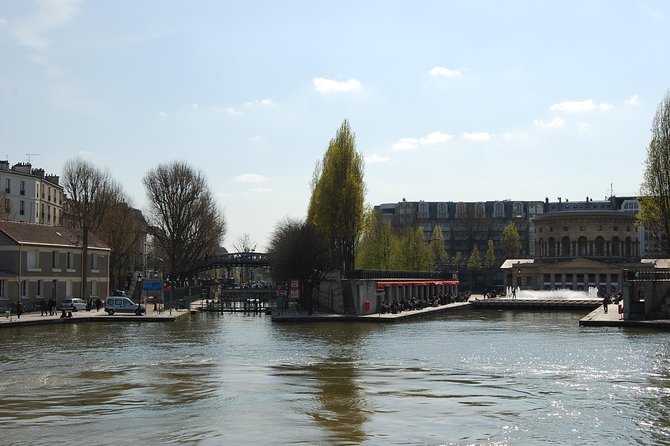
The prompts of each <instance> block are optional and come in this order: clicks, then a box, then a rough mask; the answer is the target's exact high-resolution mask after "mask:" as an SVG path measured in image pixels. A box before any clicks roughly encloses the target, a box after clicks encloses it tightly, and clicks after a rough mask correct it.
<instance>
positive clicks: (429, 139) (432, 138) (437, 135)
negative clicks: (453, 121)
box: [419, 131, 453, 145]
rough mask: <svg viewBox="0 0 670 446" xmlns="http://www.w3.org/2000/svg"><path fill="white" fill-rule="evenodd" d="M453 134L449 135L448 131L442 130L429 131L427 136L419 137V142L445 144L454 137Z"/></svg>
mask: <svg viewBox="0 0 670 446" xmlns="http://www.w3.org/2000/svg"><path fill="white" fill-rule="evenodd" d="M452 138H453V136H452V135H449V134H448V133H442V132H439V131H438V132H433V133H429V134H428V135H426V136H422V137H421V138H419V144H422V145H423V144H425V145H428V144H444V143H445V142H447V141H449V140H450V139H452Z"/></svg>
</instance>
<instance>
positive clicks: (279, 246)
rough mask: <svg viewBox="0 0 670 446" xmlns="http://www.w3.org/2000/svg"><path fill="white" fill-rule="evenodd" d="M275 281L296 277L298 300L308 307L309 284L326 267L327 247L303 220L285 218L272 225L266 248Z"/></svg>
mask: <svg viewBox="0 0 670 446" xmlns="http://www.w3.org/2000/svg"><path fill="white" fill-rule="evenodd" d="M268 255H269V258H270V267H271V268H272V276H273V278H274V279H275V280H283V281H288V280H290V279H299V280H300V283H301V284H302V292H301V293H300V295H301V299H302V301H303V304H304V306H305V307H308V308H310V309H311V299H309V297H311V295H312V287H316V286H318V284H319V283H320V282H321V281H322V280H323V278H324V277H325V274H326V272H327V270H328V247H327V245H326V243H325V240H324V238H323V236H322V234H321V232H320V231H318V230H317V229H316V228H315V227H314V226H313V225H311V224H309V223H308V222H306V221H302V220H295V219H290V218H286V219H284V220H282V221H280V222H279V223H278V224H277V226H276V227H275V230H274V232H273V233H272V236H271V238H270V244H269V247H268Z"/></svg>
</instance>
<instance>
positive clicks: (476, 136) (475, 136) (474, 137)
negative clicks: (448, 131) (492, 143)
mask: <svg viewBox="0 0 670 446" xmlns="http://www.w3.org/2000/svg"><path fill="white" fill-rule="evenodd" d="M463 138H465V139H468V140H470V141H488V140H490V139H491V134H490V133H489V132H464V133H463Z"/></svg>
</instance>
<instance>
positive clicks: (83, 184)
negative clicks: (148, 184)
mask: <svg viewBox="0 0 670 446" xmlns="http://www.w3.org/2000/svg"><path fill="white" fill-rule="evenodd" d="M63 189H64V190H65V193H66V195H67V198H68V200H67V204H66V207H65V214H66V215H64V217H63V224H64V225H70V226H71V227H73V228H79V229H81V232H82V263H81V297H82V299H87V298H88V287H87V281H88V263H87V260H88V236H89V231H92V232H97V230H98V229H99V227H100V224H101V223H102V219H103V216H104V215H105V212H107V211H108V210H109V209H111V208H112V207H113V206H114V205H116V204H117V203H119V202H121V201H122V199H123V193H122V191H121V186H120V185H119V183H118V182H116V181H114V180H113V179H112V177H111V175H110V174H109V172H108V171H107V170H104V171H103V170H100V169H98V168H96V167H95V166H94V165H93V164H91V163H89V162H88V161H85V160H83V159H81V158H74V159H71V160H69V161H66V163H65V165H64V167H63Z"/></svg>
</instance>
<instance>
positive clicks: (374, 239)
mask: <svg viewBox="0 0 670 446" xmlns="http://www.w3.org/2000/svg"><path fill="white" fill-rule="evenodd" d="M364 228H365V229H364V231H363V235H362V237H361V241H360V243H359V246H358V249H357V253H356V267H357V268H360V269H379V270H384V271H388V270H390V269H392V265H394V263H397V259H396V253H397V245H398V237H397V236H396V235H395V233H394V232H393V229H392V228H391V223H390V222H389V221H387V220H383V219H381V218H379V216H377V214H376V213H375V212H374V211H373V210H368V211H367V212H366V214H365V226H364Z"/></svg>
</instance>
